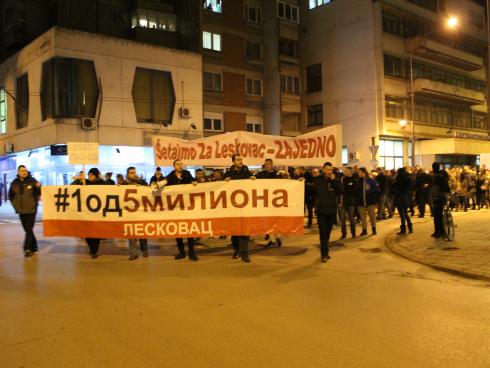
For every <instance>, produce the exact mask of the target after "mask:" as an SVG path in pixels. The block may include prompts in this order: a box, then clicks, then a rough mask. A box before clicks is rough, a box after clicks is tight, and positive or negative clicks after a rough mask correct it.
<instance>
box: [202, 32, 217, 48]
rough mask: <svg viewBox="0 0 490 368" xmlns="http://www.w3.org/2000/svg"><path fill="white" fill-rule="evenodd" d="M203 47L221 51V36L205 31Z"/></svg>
mask: <svg viewBox="0 0 490 368" xmlns="http://www.w3.org/2000/svg"><path fill="white" fill-rule="evenodd" d="M202 47H203V48H205V49H208V50H214V51H221V35H220V34H218V33H211V32H206V31H203V32H202Z"/></svg>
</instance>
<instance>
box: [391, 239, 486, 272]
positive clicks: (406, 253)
mask: <svg viewBox="0 0 490 368" xmlns="http://www.w3.org/2000/svg"><path fill="white" fill-rule="evenodd" d="M396 237H397V235H396V233H395V232H393V233H391V234H390V235H388V236H387V237H386V238H385V246H386V247H387V248H388V249H389V250H391V251H392V252H393V253H395V254H397V255H399V256H401V257H403V258H406V259H408V260H410V261H414V262H417V263H420V264H423V265H424V266H429V267H431V268H433V269H435V270H438V271H443V272H447V273H450V274H453V275H457V276H463V277H467V278H471V279H477V280H483V281H490V276H489V275H488V274H487V273H485V272H480V271H478V270H474V271H468V270H461V269H458V268H455V267H453V266H450V265H447V264H443V263H437V262H428V261H427V260H426V259H424V257H419V256H416V255H415V254H413V253H412V252H410V251H408V250H406V249H404V248H401V247H398V246H397V245H396V243H395V242H394V240H395V239H396Z"/></svg>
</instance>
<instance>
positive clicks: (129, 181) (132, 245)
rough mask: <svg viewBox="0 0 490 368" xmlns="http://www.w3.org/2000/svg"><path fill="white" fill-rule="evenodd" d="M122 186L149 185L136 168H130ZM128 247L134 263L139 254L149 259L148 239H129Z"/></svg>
mask: <svg viewBox="0 0 490 368" xmlns="http://www.w3.org/2000/svg"><path fill="white" fill-rule="evenodd" d="M122 185H142V186H148V183H147V182H146V181H145V179H141V178H140V177H139V176H138V174H137V173H136V168H135V167H134V166H131V167H128V168H127V170H126V180H125V181H124V182H123V184H122ZM138 240H139V242H140V246H139V248H138V245H137V242H138ZM128 247H129V260H130V261H134V260H135V259H137V258H138V257H139V253H140V250H141V253H142V254H143V257H145V258H147V257H148V239H128Z"/></svg>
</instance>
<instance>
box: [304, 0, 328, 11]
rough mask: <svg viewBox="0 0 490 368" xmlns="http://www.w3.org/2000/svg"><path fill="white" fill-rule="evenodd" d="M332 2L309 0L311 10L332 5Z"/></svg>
mask: <svg viewBox="0 0 490 368" xmlns="http://www.w3.org/2000/svg"><path fill="white" fill-rule="evenodd" d="M330 1H331V0H309V4H310V5H309V8H310V10H311V9H314V8H316V7H317V6H320V5H324V4H328V3H330Z"/></svg>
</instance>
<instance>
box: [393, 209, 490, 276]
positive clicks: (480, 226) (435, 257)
mask: <svg viewBox="0 0 490 368" xmlns="http://www.w3.org/2000/svg"><path fill="white" fill-rule="evenodd" d="M453 217H454V221H455V224H456V226H457V227H456V238H455V240H454V241H452V242H447V241H445V240H442V239H434V238H431V236H430V234H432V232H433V222H432V218H430V219H427V220H426V221H424V222H420V223H418V224H415V227H414V234H409V235H407V236H397V235H396V234H395V233H392V234H391V235H390V236H388V237H387V238H386V246H387V247H388V248H389V249H390V250H392V251H393V252H395V253H397V254H399V255H401V256H403V257H406V258H408V259H410V260H413V261H416V262H419V263H422V264H424V265H427V266H430V267H433V268H435V269H438V270H441V271H446V272H451V273H456V274H459V275H462V276H466V277H472V278H478V279H484V280H490V226H489V222H490V210H480V211H469V212H466V213H463V212H456V213H453Z"/></svg>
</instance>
